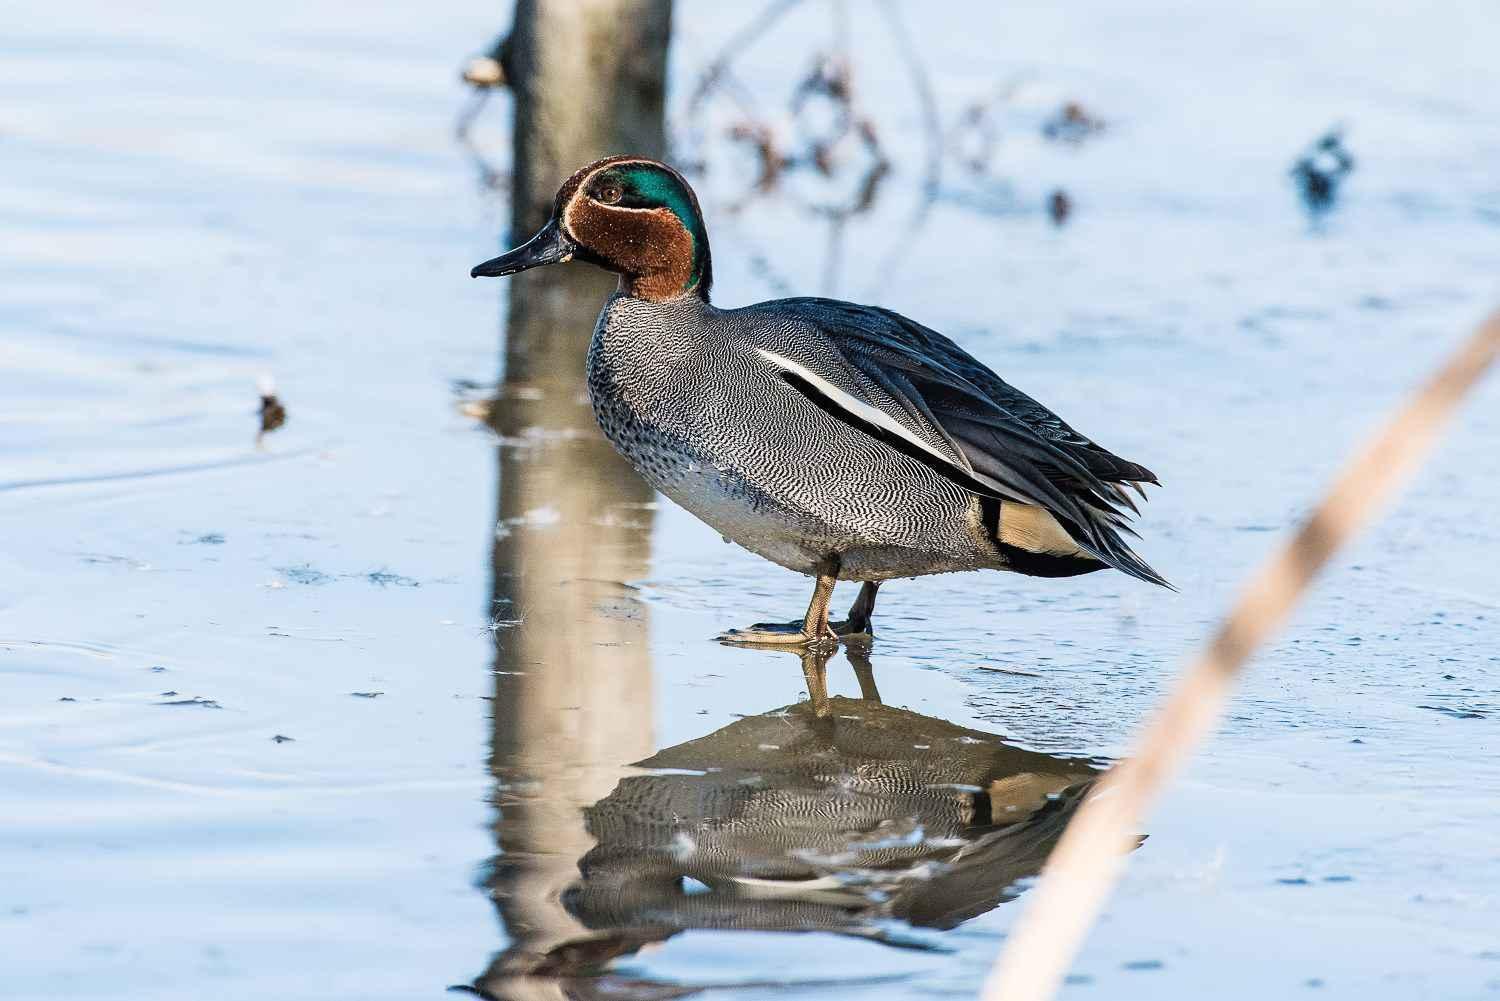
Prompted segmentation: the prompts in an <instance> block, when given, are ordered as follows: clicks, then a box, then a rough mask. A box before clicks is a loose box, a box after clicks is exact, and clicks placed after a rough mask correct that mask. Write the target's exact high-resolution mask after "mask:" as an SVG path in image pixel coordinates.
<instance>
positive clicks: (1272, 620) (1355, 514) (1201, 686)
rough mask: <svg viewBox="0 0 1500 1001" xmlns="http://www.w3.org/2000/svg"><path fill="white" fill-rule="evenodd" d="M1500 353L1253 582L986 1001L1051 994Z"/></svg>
mask: <svg viewBox="0 0 1500 1001" xmlns="http://www.w3.org/2000/svg"><path fill="white" fill-rule="evenodd" d="M1497 354H1500V312H1497V313H1495V314H1494V315H1492V316H1491V317H1490V318H1489V319H1488V320H1487V321H1486V322H1485V323H1484V324H1483V325H1482V326H1481V327H1480V328H1479V329H1478V330H1477V331H1476V332H1475V333H1474V335H1473V336H1472V337H1470V338H1469V339H1468V340H1467V341H1466V342H1465V343H1464V344H1463V345H1462V346H1460V347H1459V348H1458V349H1457V350H1456V351H1455V352H1454V353H1453V355H1452V356H1451V357H1450V358H1449V359H1448V361H1447V363H1446V364H1444V366H1443V367H1442V368H1441V369H1440V370H1439V371H1438V372H1437V374H1436V375H1434V376H1433V377H1432V378H1431V379H1430V380H1429V381H1428V382H1427V384H1426V385H1424V386H1423V387H1422V389H1421V390H1420V391H1419V392H1418V393H1417V394H1416V396H1414V397H1413V398H1412V400H1411V401H1410V402H1409V403H1408V404H1407V405H1406V406H1405V407H1404V408H1402V410H1401V411H1400V412H1399V413H1397V414H1396V416H1395V417H1394V418H1393V419H1392V420H1391V422H1390V423H1389V424H1388V425H1386V427H1385V429H1384V430H1383V431H1382V432H1381V433H1380V435H1379V436H1377V437H1376V438H1375V440H1374V441H1373V442H1372V443H1371V444H1370V445H1369V446H1368V447H1366V448H1365V449H1364V450H1363V451H1362V452H1360V453H1359V454H1358V455H1357V456H1355V458H1354V460H1353V462H1351V463H1350V464H1349V465H1348V466H1347V467H1346V468H1345V469H1344V471H1343V473H1342V474H1341V475H1340V476H1339V477H1338V479H1337V480H1335V481H1334V484H1333V487H1332V489H1331V490H1329V491H1328V494H1327V495H1326V496H1325V497H1324V498H1323V502H1322V503H1321V504H1319V505H1318V508H1317V510H1315V511H1314V512H1313V513H1312V516H1311V517H1310V518H1308V519H1307V521H1305V522H1304V523H1303V525H1302V527H1301V529H1299V530H1298V532H1297V534H1296V535H1295V536H1294V537H1293V538H1292V539H1291V540H1290V541H1289V542H1288V543H1287V544H1286V545H1284V546H1282V547H1281V548H1280V549H1279V550H1278V551H1277V552H1276V553H1275V554H1274V555H1273V556H1272V557H1271V558H1270V560H1269V561H1268V562H1267V563H1265V564H1264V565H1263V566H1262V567H1261V569H1260V571H1259V572H1258V573H1256V574H1255V576H1254V577H1252V578H1251V580H1250V583H1249V586H1248V587H1246V589H1245V591H1244V593H1243V594H1242V595H1241V596H1240V600H1239V602H1238V604H1236V605H1235V607H1234V609H1233V610H1232V611H1231V612H1230V613H1229V616H1228V618H1226V619H1225V620H1224V622H1223V624H1222V625H1221V626H1220V627H1219V630H1218V632H1217V633H1216V634H1215V635H1214V638H1213V640H1212V642H1210V643H1209V645H1208V647H1207V649H1205V650H1204V651H1203V653H1202V654H1200V655H1199V657H1198V659H1197V660H1196V661H1195V662H1194V663H1193V664H1192V666H1191V667H1190V668H1189V669H1188V670H1187V672H1186V673H1185V674H1184V676H1183V678H1182V681H1181V682H1180V683H1179V685H1178V686H1177V690H1176V691H1175V692H1173V693H1172V695H1171V697H1170V698H1169V699H1168V700H1167V702H1166V704H1165V705H1164V706H1163V707H1162V709H1161V711H1160V713H1159V715H1158V716H1157V717H1156V718H1155V720H1154V721H1153V722H1152V723H1151V725H1150V726H1149V727H1148V729H1147V730H1146V732H1145V734H1144V735H1143V736H1142V738H1141V740H1140V744H1139V746H1138V748H1137V749H1136V752H1135V753H1134V754H1133V755H1131V756H1130V757H1129V758H1128V759H1126V760H1125V761H1123V762H1121V763H1120V764H1119V765H1118V766H1117V767H1115V768H1114V769H1112V770H1111V771H1110V772H1109V773H1108V774H1107V775H1105V776H1104V778H1103V779H1101V780H1100V781H1099V783H1098V785H1096V786H1095V788H1094V791H1093V793H1092V794H1091V795H1090V796H1089V797H1088V799H1087V800H1086V801H1085V802H1084V804H1083V806H1082V807H1080V808H1079V810H1078V813H1077V814H1076V815H1075V816H1074V818H1073V821H1072V823H1071V824H1069V825H1068V829H1067V831H1066V832H1065V833H1064V834H1063V837H1062V839H1061V840H1060V841H1059V842H1058V845H1057V847H1056V848H1055V849H1054V850H1053V852H1052V856H1051V857H1050V858H1049V859H1048V860H1047V865H1046V867H1045V868H1044V869H1043V870H1042V875H1041V880H1040V884H1039V885H1038V886H1037V888H1036V890H1035V891H1034V893H1033V895H1032V896H1031V898H1030V900H1029V901H1028V904H1027V907H1026V909H1025V911H1024V912H1023V913H1022V914H1021V917H1020V919H1019V920H1018V921H1017V923H1016V927H1015V931H1014V932H1013V933H1012V934H1011V936H1010V938H1009V940H1008V941H1007V943H1006V945H1005V948H1004V949H1003V950H1002V951H1001V953H1000V956H999V958H998V959H997V960H996V962H995V966H994V969H993V970H992V971H991V973H990V977H989V980H988V981H987V983H986V984H985V987H984V992H983V1001H1046V999H1049V998H1051V997H1053V995H1054V994H1055V993H1056V991H1057V988H1058V986H1059V984H1061V982H1062V979H1063V977H1064V975H1065V974H1066V973H1067V970H1068V967H1069V966H1070V965H1071V963H1072V960H1073V956H1074V955H1075V954H1076V953H1077V951H1078V948H1079V946H1080V945H1081V944H1082V943H1083V938H1084V936H1085V935H1086V934H1087V932H1088V929H1089V927H1090V926H1091V925H1092V924H1093V922H1094V919H1095V917H1096V916H1097V915H1098V913H1099V911H1100V909H1101V908H1102V907H1103V905H1104V902H1105V900H1106V899H1107V897H1108V895H1109V892H1110V889H1111V887H1112V886H1113V885H1114V883H1115V881H1116V879H1117V878H1118V877H1119V874H1120V871H1121V869H1122V868H1123V867H1124V864H1125V857H1126V853H1127V852H1128V851H1129V849H1130V847H1131V845H1132V844H1133V843H1134V841H1133V835H1134V833H1135V829H1136V825H1137V824H1138V823H1139V822H1140V820H1141V818H1142V816H1143V815H1144V813H1145V811H1146V809H1147V807H1148V806H1150V804H1151V801H1152V800H1153V798H1154V797H1155V795H1156V794H1157V793H1158V792H1159V791H1160V790H1161V788H1162V787H1163V786H1164V785H1165V784H1166V783H1167V781H1168V779H1170V778H1171V776H1172V775H1173V773H1174V772H1175V771H1176V770H1177V769H1178V768H1179V767H1180V766H1181V765H1182V763H1183V762H1184V761H1185V760H1186V759H1187V756H1188V754H1189V752H1190V751H1192V749H1193V748H1194V746H1196V745H1197V743H1198V742H1199V741H1200V740H1202V739H1203V737H1204V736H1205V735H1206V734H1207V733H1208V731H1209V730H1210V728H1211V727H1212V726H1213V725H1214V722H1215V721H1216V720H1217V719H1218V716H1219V713H1220V711H1221V710H1222V709H1223V705H1224V701H1225V699H1226V698H1227V697H1228V695H1229V689H1230V685H1231V684H1232V682H1233V681H1234V679H1235V676H1236V675H1237V674H1238V673H1239V671H1240V670H1241V669H1242V668H1243V667H1244V665H1245V662H1246V660H1248V659H1249V657H1250V655H1251V654H1252V653H1253V652H1254V651H1255V649H1256V648H1257V647H1259V646H1260V645H1261V644H1262V643H1264V642H1265V641H1266V639H1267V638H1268V637H1269V636H1270V635H1271V633H1272V632H1273V631H1274V630H1275V629H1276V628H1277V627H1279V626H1280V625H1281V624H1282V623H1283V622H1284V621H1285V620H1286V618H1287V616H1288V614H1290V612H1291V610H1292V608H1293V606H1295V605H1296V603H1297V600H1298V599H1299V598H1300V597H1301V595H1302V592H1303V591H1305V590H1306V589H1307V586H1308V584H1309V583H1310V582H1311V581H1312V579H1313V577H1314V575H1316V574H1317V573H1318V571H1319V570H1321V569H1322V568H1323V566H1324V565H1325V564H1326V563H1327V562H1328V560H1329V559H1330V558H1331V557H1332V556H1333V554H1334V553H1335V552H1337V551H1338V549H1339V548H1340V547H1341V546H1343V545H1344V544H1345V543H1346V542H1348V541H1349V540H1350V539H1351V538H1352V537H1353V536H1354V535H1355V533H1356V532H1357V531H1358V530H1359V529H1360V528H1362V527H1363V526H1364V525H1365V524H1367V523H1368V522H1369V521H1370V520H1371V518H1373V517H1374V515H1375V512H1376V509H1377V508H1378V506H1379V505H1380V503H1381V502H1382V501H1384V500H1385V499H1386V498H1387V497H1388V496H1389V495H1390V494H1391V493H1392V492H1393V491H1394V490H1395V489H1396V487H1397V486H1399V485H1400V484H1401V483H1402V482H1403V481H1404V480H1406V479H1407V478H1408V477H1410V476H1411V474H1412V473H1414V472H1415V471H1416V469H1417V467H1418V465H1419V464H1420V463H1421V461H1422V459H1424V458H1425V457H1426V455H1427V453H1428V452H1429V451H1431V449H1432V447H1433V446H1434V445H1435V444H1436V443H1437V440H1438V436H1439V432H1440V431H1441V429H1442V426H1443V422H1444V421H1445V420H1446V419H1447V418H1448V417H1449V416H1450V415H1451V414H1452V412H1453V410H1454V408H1455V407H1457V405H1458V404H1459V402H1460V401H1461V400H1462V399H1463V398H1464V396H1465V395H1467V394H1468V392H1469V390H1470V389H1472V388H1473V386H1474V384H1475V383H1476V382H1477V381H1478V380H1479V377H1480V376H1481V375H1483V374H1484V372H1485V370H1486V369H1487V368H1489V366H1490V365H1491V364H1492V363H1493V362H1494V361H1495V358H1496V355H1497Z"/></svg>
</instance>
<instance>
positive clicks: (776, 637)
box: [719, 574, 839, 646]
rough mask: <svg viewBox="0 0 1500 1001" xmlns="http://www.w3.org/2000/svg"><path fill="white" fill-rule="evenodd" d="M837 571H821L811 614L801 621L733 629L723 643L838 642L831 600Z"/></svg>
mask: <svg viewBox="0 0 1500 1001" xmlns="http://www.w3.org/2000/svg"><path fill="white" fill-rule="evenodd" d="M837 580H838V578H836V577H835V576H834V575H833V574H820V575H819V576H818V583H817V584H816V585H814V586H813V595H812V601H810V602H808V604H807V614H806V615H804V616H803V617H802V619H801V620H800V621H798V622H786V623H772V622H757V623H756V624H755V625H753V626H751V627H750V628H748V629H731V630H729V632H727V633H724V634H723V635H721V636H720V637H719V642H720V643H730V644H733V645H735V646H809V645H818V644H824V643H837V642H838V639H839V637H838V634H837V633H835V632H834V631H833V627H832V626H830V625H829V624H828V602H829V599H831V598H832V597H833V585H834V584H835V583H836V582H837Z"/></svg>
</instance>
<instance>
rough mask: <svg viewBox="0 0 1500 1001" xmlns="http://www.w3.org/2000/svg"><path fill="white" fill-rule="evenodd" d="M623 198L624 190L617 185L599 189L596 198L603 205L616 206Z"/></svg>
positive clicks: (608, 185) (606, 185) (607, 185)
mask: <svg viewBox="0 0 1500 1001" xmlns="http://www.w3.org/2000/svg"><path fill="white" fill-rule="evenodd" d="M624 197H625V189H624V188H621V187H620V186H619V185H618V184H605V185H603V186H601V187H600V188H599V194H598V198H599V200H600V201H601V202H603V203H604V204H605V205H615V204H618V203H619V201H620V199H621V198H624Z"/></svg>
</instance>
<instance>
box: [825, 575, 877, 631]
mask: <svg viewBox="0 0 1500 1001" xmlns="http://www.w3.org/2000/svg"><path fill="white" fill-rule="evenodd" d="M879 590H880V581H878V580H867V581H865V582H864V584H863V585H861V586H860V589H859V597H858V598H855V599H854V604H852V605H850V606H849V614H848V615H847V616H846V617H845V618H844V621H842V622H834V623H832V626H833V631H834V632H836V633H838V634H839V635H840V636H842V637H844V638H846V639H853V638H856V637H860V638H864V637H868V638H871V639H873V638H874V636H875V630H874V629H872V628H870V619H871V617H872V616H874V614H875V594H876V592H878V591H879Z"/></svg>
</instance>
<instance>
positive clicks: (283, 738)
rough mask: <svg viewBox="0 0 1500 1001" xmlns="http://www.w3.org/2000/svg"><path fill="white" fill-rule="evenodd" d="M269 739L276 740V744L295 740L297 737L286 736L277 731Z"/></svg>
mask: <svg viewBox="0 0 1500 1001" xmlns="http://www.w3.org/2000/svg"><path fill="white" fill-rule="evenodd" d="M271 739H272V740H274V741H276V743H278V744H285V743H288V742H289V741H293V740H296V739H297V738H296V737H288V736H286V735H285V734H280V733H278V734H277V735H276V736H274V737H272V738H271Z"/></svg>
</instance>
